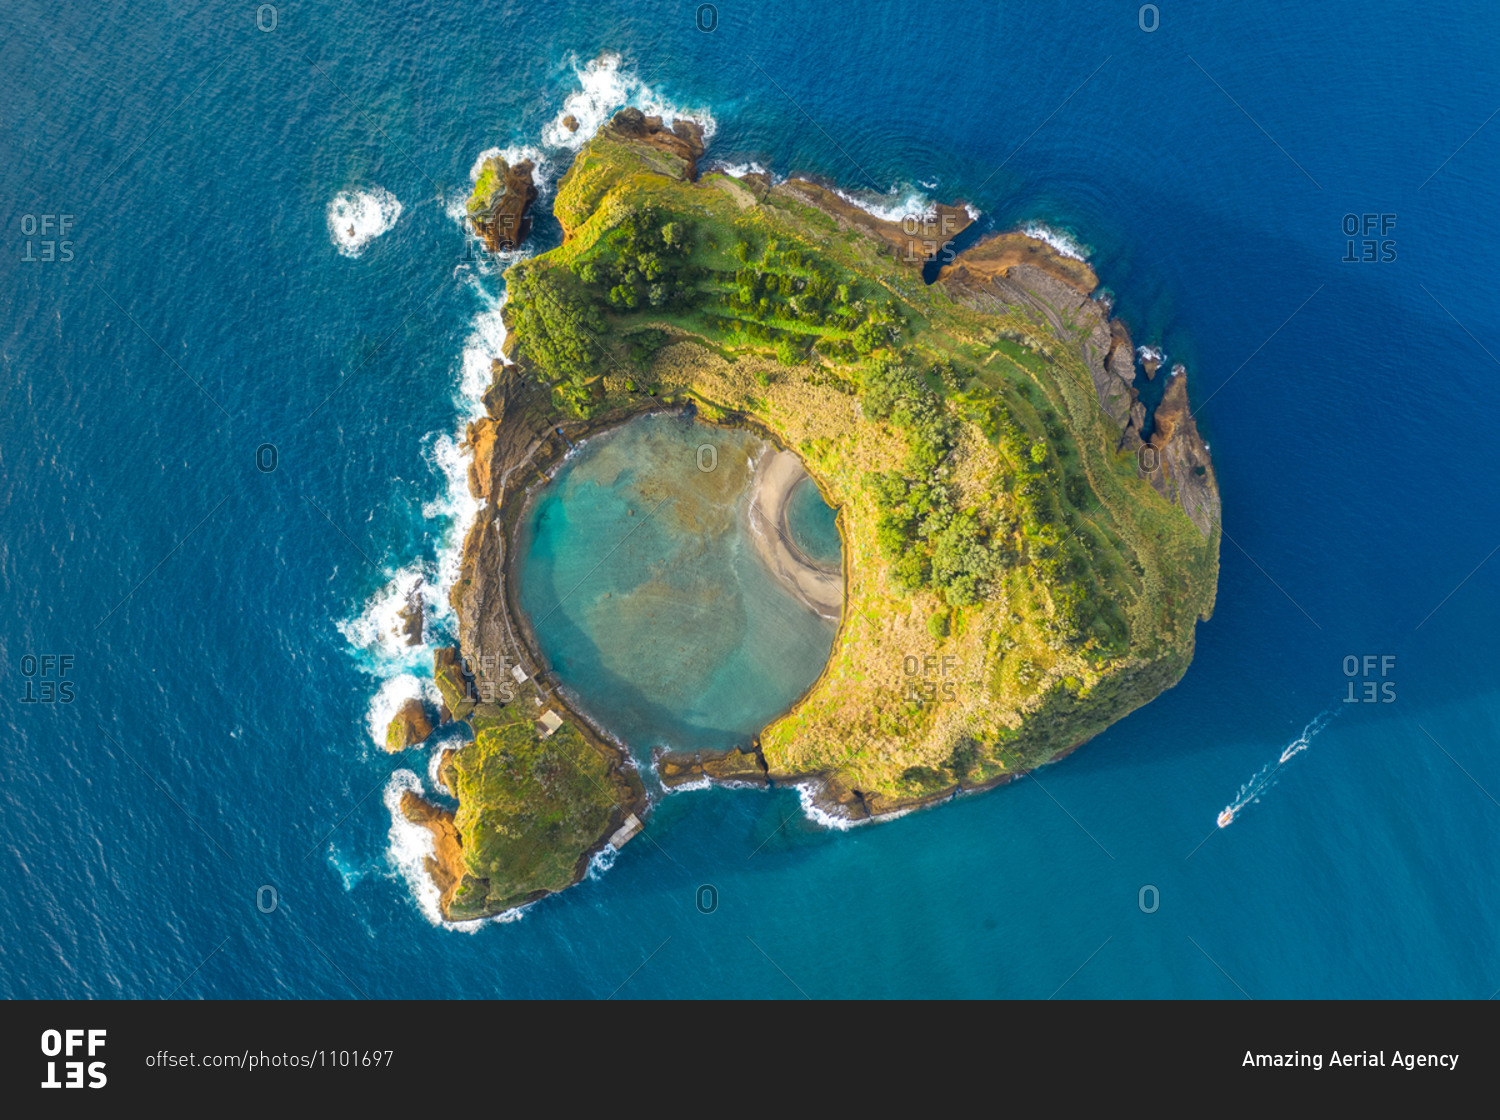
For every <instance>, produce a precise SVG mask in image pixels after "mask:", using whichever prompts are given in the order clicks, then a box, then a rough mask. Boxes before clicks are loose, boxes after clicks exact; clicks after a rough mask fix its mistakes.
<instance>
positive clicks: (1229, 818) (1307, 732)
mask: <svg viewBox="0 0 1500 1120" xmlns="http://www.w3.org/2000/svg"><path fill="white" fill-rule="evenodd" d="M1338 714H1339V709H1338V708H1330V709H1329V710H1327V711H1324V712H1319V713H1318V714H1317V715H1315V716H1314V717H1313V718H1312V719H1311V720H1310V721H1309V722H1308V724H1307V726H1306V727H1304V728H1303V729H1302V734H1300V735H1298V736H1297V737H1296V738H1295V739H1293V740H1292V741H1291V742H1290V743H1288V744H1287V745H1286V746H1285V747H1284V748H1282V751H1281V755H1280V756H1279V757H1278V758H1277V759H1276V761H1275V762H1268V763H1266V764H1265V765H1264V766H1262V767H1261V768H1260V769H1259V770H1258V771H1256V773H1255V776H1254V777H1252V778H1251V779H1250V780H1249V781H1248V782H1246V783H1245V784H1244V785H1242V786H1240V790H1239V792H1238V793H1237V794H1235V796H1234V800H1233V801H1231V802H1230V803H1229V804H1228V805H1226V806H1224V808H1223V809H1222V810H1221V811H1220V813H1219V818H1218V819H1219V827H1220V828H1227V827H1228V826H1229V825H1230V824H1231V823H1233V821H1234V820H1235V818H1236V817H1238V816H1239V814H1240V812H1241V810H1243V809H1244V808H1246V807H1247V806H1249V805H1253V804H1255V803H1256V802H1257V801H1259V800H1260V799H1261V797H1262V796H1263V795H1264V794H1265V793H1267V792H1268V791H1269V790H1271V789H1272V788H1273V787H1274V786H1275V785H1276V783H1277V781H1278V780H1279V779H1280V776H1281V768H1282V767H1283V766H1285V765H1286V764H1287V763H1288V762H1290V761H1291V760H1292V759H1293V758H1295V757H1296V756H1297V755H1299V754H1301V753H1302V752H1303V751H1305V750H1307V749H1308V748H1309V747H1311V746H1312V741H1313V740H1314V739H1315V738H1317V735H1318V732H1320V731H1322V730H1323V728H1325V727H1327V726H1328V721H1329V720H1331V719H1332V718H1333V717H1334V716H1336V715H1338Z"/></svg>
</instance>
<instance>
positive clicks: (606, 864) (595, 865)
mask: <svg viewBox="0 0 1500 1120" xmlns="http://www.w3.org/2000/svg"><path fill="white" fill-rule="evenodd" d="M619 854H620V850H619V849H618V848H616V847H615V846H614V845H613V844H606V845H604V847H602V848H600V849H599V850H598V851H597V852H595V853H594V857H593V858H592V859H591V860H589V869H588V873H587V878H588V879H589V881H590V882H595V883H597V882H598V881H599V879H600V878H601V877H602V876H603V875H604V873H605V872H606V871H608V870H609V869H610V868H611V867H613V866H614V865H615V859H616V858H617V857H618V856H619Z"/></svg>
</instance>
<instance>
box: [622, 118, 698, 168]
mask: <svg viewBox="0 0 1500 1120" xmlns="http://www.w3.org/2000/svg"><path fill="white" fill-rule="evenodd" d="M607 128H608V130H609V131H610V132H612V133H613V134H614V135H615V136H617V137H619V138H620V139H622V140H632V141H635V142H636V143H639V144H644V145H646V146H647V147H650V148H655V149H656V150H657V151H660V152H665V153H667V154H668V155H671V156H675V157H677V158H678V159H680V160H681V161H682V167H681V171H682V176H681V177H682V178H684V179H686V180H688V181H689V182H696V181H697V179H698V160H699V158H700V157H701V156H702V155H703V126H702V125H700V124H698V123H697V122H696V121H673V122H672V127H671V128H670V129H667V128H664V127H663V126H662V123H661V118H660V117H648V116H646V114H645V113H643V112H641V111H640V110H639V109H621V110H620V111H619V112H618V113H616V114H615V116H614V119H613V120H611V121H610V122H609V124H608V126H607Z"/></svg>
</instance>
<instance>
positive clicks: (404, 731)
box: [385, 697, 432, 754]
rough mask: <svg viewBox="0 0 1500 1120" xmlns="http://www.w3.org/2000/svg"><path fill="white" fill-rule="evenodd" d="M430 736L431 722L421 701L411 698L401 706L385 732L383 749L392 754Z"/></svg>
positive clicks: (415, 744)
mask: <svg viewBox="0 0 1500 1120" xmlns="http://www.w3.org/2000/svg"><path fill="white" fill-rule="evenodd" d="M431 734H432V721H431V720H430V719H428V718H427V709H426V708H424V707H423V706H422V701H420V700H418V699H416V698H415V697H413V698H412V699H410V700H408V701H407V702H406V703H405V704H402V705H401V710H400V711H399V712H397V713H396V718H395V719H393V720H391V723H390V726H389V727H387V728H386V732H385V749H386V750H388V751H390V752H391V753H392V754H394V753H395V752H397V751H404V750H406V749H407V748H408V747H415V746H417V745H418V744H419V743H421V742H423V741H424V740H425V739H426V738H427V736H429V735H431Z"/></svg>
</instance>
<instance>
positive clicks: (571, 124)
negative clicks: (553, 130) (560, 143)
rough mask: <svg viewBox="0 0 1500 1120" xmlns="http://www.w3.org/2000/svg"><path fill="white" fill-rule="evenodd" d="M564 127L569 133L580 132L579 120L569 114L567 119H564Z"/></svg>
mask: <svg viewBox="0 0 1500 1120" xmlns="http://www.w3.org/2000/svg"><path fill="white" fill-rule="evenodd" d="M562 126H563V127H564V128H566V129H567V130H568V131H569V132H577V131H578V118H577V117H575V116H574V115H573V114H572V113H569V114H568V115H567V116H566V117H564V118H563V119H562Z"/></svg>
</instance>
